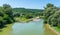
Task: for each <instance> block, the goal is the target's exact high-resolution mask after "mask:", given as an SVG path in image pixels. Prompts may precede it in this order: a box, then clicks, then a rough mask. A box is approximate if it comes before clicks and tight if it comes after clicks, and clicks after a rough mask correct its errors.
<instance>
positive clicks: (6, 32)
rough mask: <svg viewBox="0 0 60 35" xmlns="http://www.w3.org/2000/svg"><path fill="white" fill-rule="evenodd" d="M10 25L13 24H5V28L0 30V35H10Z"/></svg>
mask: <svg viewBox="0 0 60 35" xmlns="http://www.w3.org/2000/svg"><path fill="white" fill-rule="evenodd" d="M12 25H13V24H7V25H6V27H5V28H3V29H0V30H1V32H0V35H12Z"/></svg>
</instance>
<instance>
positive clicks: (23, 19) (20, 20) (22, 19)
mask: <svg viewBox="0 0 60 35" xmlns="http://www.w3.org/2000/svg"><path fill="white" fill-rule="evenodd" d="M14 19H15V20H16V22H29V21H38V20H39V19H40V18H39V17H35V18H30V19H27V18H25V17H15V18H14Z"/></svg>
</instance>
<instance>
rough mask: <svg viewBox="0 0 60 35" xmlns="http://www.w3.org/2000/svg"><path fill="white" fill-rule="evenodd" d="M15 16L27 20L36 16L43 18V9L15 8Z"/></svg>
mask: <svg viewBox="0 0 60 35" xmlns="http://www.w3.org/2000/svg"><path fill="white" fill-rule="evenodd" d="M13 12H14V16H19V15H20V17H21V16H22V17H25V18H27V19H30V18H34V17H36V16H42V15H43V10H42V9H26V8H13Z"/></svg>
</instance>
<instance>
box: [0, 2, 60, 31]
mask: <svg viewBox="0 0 60 35" xmlns="http://www.w3.org/2000/svg"><path fill="white" fill-rule="evenodd" d="M37 16H39V17H40V18H42V19H44V23H45V24H46V23H48V24H50V25H51V26H52V27H53V28H54V29H55V30H57V31H60V8H59V7H56V6H54V5H53V4H50V3H48V4H47V5H46V7H44V9H26V8H12V7H11V6H10V5H9V4H3V6H0V28H4V27H5V25H6V24H12V23H13V22H16V18H18V19H19V20H20V21H28V19H31V18H35V17H37Z"/></svg>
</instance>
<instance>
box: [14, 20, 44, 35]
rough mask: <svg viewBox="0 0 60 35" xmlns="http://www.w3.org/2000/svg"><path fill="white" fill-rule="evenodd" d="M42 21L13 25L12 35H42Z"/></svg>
mask: <svg viewBox="0 0 60 35" xmlns="http://www.w3.org/2000/svg"><path fill="white" fill-rule="evenodd" d="M43 33H44V28H43V20H42V19H41V20H39V21H31V22H28V23H15V24H14V25H13V34H14V35H43Z"/></svg>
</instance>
